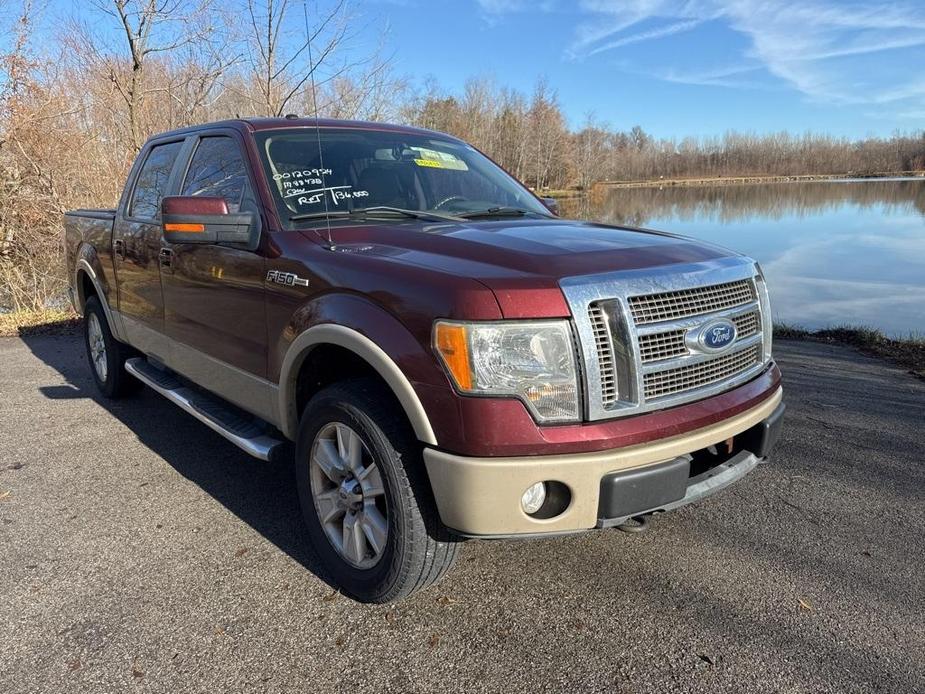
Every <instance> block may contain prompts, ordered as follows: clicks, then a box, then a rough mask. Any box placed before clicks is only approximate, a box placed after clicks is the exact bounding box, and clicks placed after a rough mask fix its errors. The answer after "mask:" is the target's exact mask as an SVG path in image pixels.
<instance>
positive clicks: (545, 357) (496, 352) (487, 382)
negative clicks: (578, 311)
mask: <svg viewBox="0 0 925 694" xmlns="http://www.w3.org/2000/svg"><path fill="white" fill-rule="evenodd" d="M432 343H433V349H434V352H435V354H436V355H437V358H438V360H439V361H440V363H441V364H442V366H443V368H444V371H445V372H446V373H447V375H448V376H449V379H450V382H451V383H452V384H453V386H454V388H455V389H456V391H457V392H458V393H460V394H461V395H467V396H475V397H496V398H498V397H501V398H517V399H518V400H520V401H521V402H523V403H524V405H525V406H526V408H527V410H528V411H529V412H530V414H531V416H532V417H533V418H534V420H535V421H536V422H537V423H539V424H565V423H576V422H580V421H581V418H582V402H583V401H582V393H581V385H580V379H579V373H580V371H579V364H578V352H577V348H576V345H575V336H574V332H573V329H572V325H571V321H570V320H568V319H542V320H495V321H455V320H438V321H436V322H435V323H434V328H433V338H432ZM451 343H452V344H451ZM500 350H506V353H505V352H503V351H500ZM461 352H465V354H461ZM525 357H527V359H525ZM530 357H532V358H533V361H532V363H528V362H529V361H530V360H529V358H530ZM531 370H532V371H533V373H531Z"/></svg>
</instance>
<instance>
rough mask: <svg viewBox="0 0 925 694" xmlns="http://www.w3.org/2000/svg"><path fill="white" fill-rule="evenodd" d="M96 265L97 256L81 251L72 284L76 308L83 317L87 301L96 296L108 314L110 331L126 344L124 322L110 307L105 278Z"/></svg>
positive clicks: (97, 261) (107, 320) (97, 263)
mask: <svg viewBox="0 0 925 694" xmlns="http://www.w3.org/2000/svg"><path fill="white" fill-rule="evenodd" d="M88 256H89V257H88ZM91 261H93V262H91ZM94 265H99V258H98V257H97V256H96V254H95V253H93V252H92V251H88V250H86V247H85V248H84V249H81V253H80V257H78V259H77V262H76V263H75V267H74V282H73V284H72V286H73V287H74V292H75V295H76V297H75V298H76V301H75V302H74V304H75V306H74V308H75V309H77V312H78V313H79V314H81V315H83V313H84V308H85V306H86V305H87V299H89V298H90V297H91V296H96V298H97V299H99V302H100V304H102V306H103V313H104V314H106V322H107V323H108V324H109V329H110V330H111V331H112V333H113V335H114V336H115V338H116V339H117V340H120V341H123V342H124V337H123V336H124V331H123V330H122V322H121V320H119V316H117V315H116V314H115V312H113V311H112V309H110V307H109V295H108V292H107V291H106V288H105V286H104V284H103V282H104V278H103V276H102V273H101V272H100V269H101V268H100V269H98V268H95V267H94Z"/></svg>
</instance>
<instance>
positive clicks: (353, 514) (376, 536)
mask: <svg viewBox="0 0 925 694" xmlns="http://www.w3.org/2000/svg"><path fill="white" fill-rule="evenodd" d="M309 465H310V472H311V486H312V500H313V501H314V504H315V512H316V513H317V514H318V520H319V521H320V522H321V527H322V528H323V529H324V534H325V535H326V536H327V538H328V542H330V543H331V546H332V547H334V549H335V551H336V552H337V553H338V555H340V557H341V558H342V559H343V560H344V561H346V562H347V563H348V564H350V565H351V566H353V567H356V568H358V569H369V568H372V567H373V566H375V565H376V564H377V563H379V560H380V559H381V558H382V555H383V553H384V552H385V548H386V544H387V542H388V537H389V522H388V507H387V505H386V498H385V485H384V484H383V481H382V475H381V473H380V471H379V468H378V467H377V465H376V461H375V460H374V459H373V457H372V455H371V454H370V452H369V448H368V447H367V446H366V444H365V443H364V442H363V439H361V438H360V436H359V434H357V433H356V432H355V431H354V430H353V429H351V428H350V427H348V426H347V425H346V424H341V423H340V422H331V423H329V424H326V425H325V426H323V427H322V428H321V430H320V431H319V432H318V434H317V435H316V436H315V441H314V442H313V443H312V452H311V460H310V461H309Z"/></svg>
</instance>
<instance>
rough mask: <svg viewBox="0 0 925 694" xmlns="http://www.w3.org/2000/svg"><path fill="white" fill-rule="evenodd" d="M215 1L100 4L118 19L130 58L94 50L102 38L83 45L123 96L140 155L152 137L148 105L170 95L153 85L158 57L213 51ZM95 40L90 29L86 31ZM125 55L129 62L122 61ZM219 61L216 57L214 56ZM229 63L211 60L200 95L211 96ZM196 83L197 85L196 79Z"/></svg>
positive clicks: (131, 137)
mask: <svg viewBox="0 0 925 694" xmlns="http://www.w3.org/2000/svg"><path fill="white" fill-rule="evenodd" d="M211 4H212V0H197V1H195V2H192V3H191V2H187V1H185V0H108V1H104V0H94V5H95V6H96V8H97V9H98V10H99V11H100V12H102V13H103V15H104V16H108V17H110V18H112V19H113V20H115V21H116V22H117V24H118V27H119V29H120V33H121V37H122V46H123V49H124V51H125V52H124V53H120V52H118V51H116V52H113V53H110V52H104V51H103V50H100V49H97V48H93V47H95V46H98V45H101V44H102V45H104V46H105V42H101V41H99V39H91V40H90V41H89V42H85V43H83V45H84V46H85V47H86V49H85V50H82V51H81V53H83V54H85V56H86V57H88V58H90V59H91V61H92V62H94V63H96V65H97V66H98V67H101V68H102V69H104V70H105V72H106V75H107V77H108V79H109V81H110V83H111V84H112V86H113V87H114V88H115V90H116V91H117V92H118V94H119V95H120V96H121V98H122V100H123V102H124V104H125V108H126V111H127V117H128V135H129V141H130V143H131V146H132V149H133V150H134V151H138V150H139V149H140V148H141V145H142V143H143V142H144V140H145V139H146V137H147V136H148V135H149V134H150V133H148V132H146V128H145V124H144V109H145V105H146V101H147V100H148V98H149V96H150V95H151V94H152V93H154V92H163V91H165V90H164V88H163V87H157V88H152V87H151V85H150V84H149V79H148V77H149V72H150V70H151V62H152V60H153V59H154V58H155V57H156V56H167V55H171V54H176V53H178V52H180V51H182V50H185V49H190V48H191V47H195V48H197V49H198V48H200V47H203V46H210V41H211V39H212V34H213V31H214V26H213V25H212V23H211V22H210V21H208V14H207V10H208V9H209V8H210V6H211ZM81 33H83V34H90V35H92V34H93V32H92V30H89V29H88V28H87V27H84V30H83V31H82V32H81ZM123 55H124V56H125V58H123V57H122V56H123ZM212 56H213V58H215V54H214V53H212ZM226 67H227V62H225V61H222V60H221V59H219V60H215V59H208V60H206V64H205V70H204V71H203V72H200V73H199V77H200V82H201V87H200V88H199V92H200V94H204V93H207V92H208V91H209V90H210V89H211V86H212V85H213V84H214V83H215V81H216V80H217V79H218V78H219V77H220V76H221V73H222V72H223V71H224V69H225V68H226ZM192 82H195V80H192Z"/></svg>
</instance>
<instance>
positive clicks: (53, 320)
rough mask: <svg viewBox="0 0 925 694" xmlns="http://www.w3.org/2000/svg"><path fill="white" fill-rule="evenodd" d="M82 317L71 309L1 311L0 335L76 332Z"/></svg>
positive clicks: (14, 335)
mask: <svg viewBox="0 0 925 694" xmlns="http://www.w3.org/2000/svg"><path fill="white" fill-rule="evenodd" d="M79 325H80V318H79V317H78V316H77V314H76V313H74V311H73V310H71V309H45V310H42V311H13V312H11V313H0V337H17V336H22V335H65V334H70V333H73V332H75V331H76V330H77V329H78V327H79Z"/></svg>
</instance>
